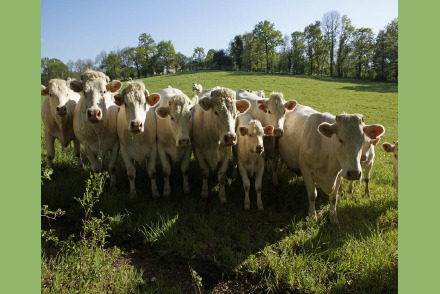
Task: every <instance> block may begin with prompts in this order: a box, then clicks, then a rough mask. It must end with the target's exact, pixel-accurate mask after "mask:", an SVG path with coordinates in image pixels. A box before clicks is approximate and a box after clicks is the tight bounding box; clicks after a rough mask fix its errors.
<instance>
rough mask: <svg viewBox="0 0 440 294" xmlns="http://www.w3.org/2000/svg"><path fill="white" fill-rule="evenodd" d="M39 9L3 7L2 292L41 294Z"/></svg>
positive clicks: (36, 4)
mask: <svg viewBox="0 0 440 294" xmlns="http://www.w3.org/2000/svg"><path fill="white" fill-rule="evenodd" d="M40 9H41V3H40V1H29V0H26V1H6V2H3V3H2V12H3V13H2V17H1V18H0V27H1V28H2V34H1V37H2V45H1V52H2V66H1V70H0V77H1V80H2V82H3V87H2V97H3V105H2V115H1V116H0V120H1V125H2V134H1V135H2V138H3V139H2V143H1V146H2V149H1V154H3V158H4V159H3V160H2V166H1V167H2V168H1V170H2V171H1V174H2V177H1V178H2V193H1V196H0V197H1V213H0V224H1V230H0V232H1V235H0V238H1V250H0V264H1V266H0V271H1V272H0V293H36V292H37V291H41V290H40V289H41V287H40V284H41V278H40V277H41V270H40V267H41V261H40V257H41V250H40V246H41V245H40V240H41V239H40V238H41V237H40V230H41V225H40V203H41V186H40V185H41V184H40V183H41V180H40V169H41V164H40V156H41V155H40V154H39V153H41V152H40V150H41V147H40V146H41V143H40V134H41V122H40V117H41V115H40V109H41V100H40V96H39V95H38V94H37V93H38V92H37V89H39V88H40V87H39V86H38V84H39V83H40V69H39V68H40V58H41V57H40V51H41V48H40V44H41V37H40V34H41V31H40V26H41V22H40V18H41V16H40V15H41V12H40ZM18 101H19V103H17V102H18Z"/></svg>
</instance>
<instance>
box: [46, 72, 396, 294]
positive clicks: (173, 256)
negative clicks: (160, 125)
mask: <svg viewBox="0 0 440 294" xmlns="http://www.w3.org/2000/svg"><path fill="white" fill-rule="evenodd" d="M143 81H144V83H145V85H146V88H147V89H148V90H149V91H150V93H152V92H158V91H160V90H161V89H162V88H165V87H167V86H168V85H171V86H173V87H175V88H179V89H181V90H182V91H183V92H184V93H186V94H187V95H188V96H190V97H191V96H192V92H191V91H192V88H191V87H192V83H193V82H198V83H200V84H202V85H203V87H204V89H208V88H211V87H214V86H217V85H220V86H224V87H228V88H231V89H234V90H238V89H240V88H242V89H248V88H250V89H252V90H265V92H266V95H268V93H270V92H271V91H280V92H283V93H284V97H285V98H286V99H295V100H296V101H297V102H298V103H300V104H303V105H308V106H311V107H313V108H315V109H316V110H318V111H323V112H324V111H327V112H330V113H332V114H339V113H342V112H347V113H362V114H364V116H365V121H366V123H368V124H370V123H379V124H382V125H384V126H385V128H386V133H385V135H384V136H383V138H382V140H381V143H382V142H385V141H394V140H397V130H398V128H397V85H396V84H394V83H379V82H372V81H361V80H349V79H332V78H327V77H308V76H307V77H305V76H304V77H302V76H289V75H279V74H257V73H252V74H249V73H242V72H216V71H212V72H211V71H206V72H190V73H178V74H172V75H165V76H157V77H152V78H147V79H144V80H143ZM72 149H73V148H68V149H67V150H66V152H65V153H62V152H61V147H60V145H59V143H57V145H56V153H57V155H56V157H55V159H54V172H53V174H52V175H51V177H52V181H49V182H45V184H44V185H43V186H42V204H43V205H48V206H49V207H50V208H53V209H55V208H61V209H62V210H65V211H66V215H65V216H63V218H62V219H61V221H59V222H58V223H57V224H58V227H57V234H58V236H59V237H60V238H64V239H67V238H68V235H69V234H70V233H74V234H76V236H79V234H80V232H81V226H82V221H81V220H82V219H83V216H84V212H83V209H82V207H81V205H79V203H78V202H77V201H75V199H74V197H75V196H77V195H81V194H83V193H84V185H83V184H81V183H84V182H85V181H86V180H87V178H88V172H89V171H90V166H89V164H87V159H85V160H84V162H85V164H86V171H85V172H81V171H79V170H78V169H77V167H76V158H75V156H74V155H73V154H72ZM41 151H42V152H41V155H42V166H45V160H44V158H45V149H44V141H43V139H42V150H41ZM83 154H84V153H83ZM84 157H85V156H84ZM106 162H107V160H106V161H104V163H106ZM104 165H105V164H104ZM116 176H117V190H116V191H111V190H110V189H104V192H103V193H102V196H101V197H100V201H99V202H97V203H96V205H95V209H94V211H95V213H94V214H93V216H94V217H100V214H99V213H98V212H99V211H102V212H103V214H104V215H106V216H108V217H112V218H113V219H114V221H113V222H111V224H110V228H111V231H109V232H110V233H109V235H110V236H109V237H108V241H107V242H108V244H109V245H111V246H117V247H118V248H120V250H121V252H120V254H121V255H120V256H123V257H124V258H125V259H128V260H129V261H131V262H132V263H133V264H134V265H135V269H136V270H135V271H137V272H138V275H139V274H140V273H143V275H142V278H143V283H142V284H138V288H137V291H141V292H148V293H150V292H158V293H176V292H182V293H188V292H194V291H196V292H197V291H202V292H214V293H216V292H218V293H220V292H222V291H229V292H235V293H252V292H286V291H287V292H294V291H296V292H301V293H328V292H356V293H358V292H360V293H362V292H364V293H378V292H396V291H397V260H398V251H397V244H398V243H397V236H398V231H397V223H398V218H397V214H398V213H397V212H398V210H397V203H398V196H397V192H396V190H395V189H394V187H393V186H392V183H393V178H392V156H390V155H389V154H387V153H385V152H384V151H383V150H382V149H381V148H380V146H378V147H376V158H375V162H374V167H373V169H372V172H371V175H370V189H371V199H368V197H367V196H365V195H364V194H363V191H364V184H363V183H362V184H359V183H357V184H356V185H355V191H354V193H353V194H349V193H347V192H346V191H345V192H344V194H342V195H340V197H339V202H338V208H337V209H338V218H339V222H340V224H339V225H332V224H330V223H329V221H328V210H329V202H328V197H327V196H326V195H325V194H324V193H323V192H322V191H321V190H320V189H318V199H317V202H316V207H317V213H318V221H315V220H313V219H309V218H308V217H307V207H308V201H307V193H306V189H305V186H304V183H303V181H302V178H301V177H298V176H296V175H295V174H293V173H291V172H289V171H288V170H285V171H284V173H283V174H282V176H281V177H280V183H281V184H280V186H279V187H278V188H274V187H273V186H272V184H271V178H270V172H266V173H265V174H264V176H263V187H262V198H263V202H264V206H265V210H264V211H263V212H258V211H257V207H256V202H255V201H251V209H250V211H244V210H243V200H244V190H243V186H242V183H241V179H240V178H239V177H238V178H231V177H230V172H229V173H228V181H227V185H226V193H227V198H228V203H227V204H226V205H220V203H219V201H218V191H217V189H216V185H217V183H218V182H217V177H216V176H214V175H213V176H211V177H210V179H209V187H210V188H211V190H210V191H209V198H208V200H205V201H202V200H201V199H200V192H201V173H200V168H199V166H198V163H197V162H196V161H195V160H194V158H192V160H191V162H190V169H189V180H190V187H191V195H190V196H185V195H184V194H183V191H181V189H180V187H181V186H182V177H181V173H180V168H179V167H178V166H177V165H176V166H174V167H173V170H172V174H171V177H170V185H171V187H172V195H171V197H170V198H169V199H163V198H160V199H157V200H153V199H152V197H151V195H150V191H151V189H150V181H149V179H148V176H147V173H146V171H145V166H144V165H142V166H138V168H137V177H136V187H137V190H138V196H137V198H135V199H130V197H129V183H128V179H127V175H126V171H125V167H124V165H123V162H122V160H121V158H120V157H119V158H118V163H117V175H116ZM157 184H158V187H159V191H160V192H161V191H162V188H163V178H162V170H161V167H160V163H159V162H158V165H157ZM343 185H344V187H347V186H348V183H347V182H345V181H344V182H343ZM250 193H251V194H250V197H256V193H255V191H252V190H251V192H250ZM109 258H110V257H109ZM43 263H44V264H48V260H47V259H45V260H44V259H43ZM133 270H134V269H133ZM197 277H199V278H200V279H198V278H197ZM196 289H197V290H196Z"/></svg>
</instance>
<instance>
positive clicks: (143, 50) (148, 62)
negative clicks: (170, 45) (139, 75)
mask: <svg viewBox="0 0 440 294" xmlns="http://www.w3.org/2000/svg"><path fill="white" fill-rule="evenodd" d="M138 41H139V46H138V50H139V56H140V57H141V60H140V61H141V64H143V67H144V71H145V72H147V73H150V74H153V73H154V72H155V66H154V60H153V56H154V55H155V54H156V52H157V49H156V43H155V42H154V39H153V38H152V37H151V36H150V35H149V34H146V33H143V34H141V35H140V36H139V38H138Z"/></svg>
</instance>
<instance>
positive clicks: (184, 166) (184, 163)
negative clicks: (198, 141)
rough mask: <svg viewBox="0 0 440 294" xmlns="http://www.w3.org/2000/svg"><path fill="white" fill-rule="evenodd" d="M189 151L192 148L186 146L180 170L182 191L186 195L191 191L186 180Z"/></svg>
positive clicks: (189, 157)
mask: <svg viewBox="0 0 440 294" xmlns="http://www.w3.org/2000/svg"><path fill="white" fill-rule="evenodd" d="M191 151H192V148H191V147H188V148H187V150H186V152H185V154H184V155H183V159H182V165H181V170H182V175H183V193H185V194H186V195H188V194H189V193H190V191H191V190H190V188H189V181H188V169H189V162H190V160H191Z"/></svg>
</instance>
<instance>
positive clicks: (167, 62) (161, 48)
mask: <svg viewBox="0 0 440 294" xmlns="http://www.w3.org/2000/svg"><path fill="white" fill-rule="evenodd" d="M175 57H176V52H175V51H174V46H173V44H172V43H171V41H160V42H159V44H157V62H158V66H159V67H160V68H164V69H165V70H169V69H171V67H173V65H174V62H175V61H174V58H175Z"/></svg>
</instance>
